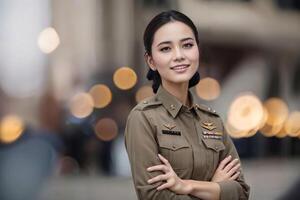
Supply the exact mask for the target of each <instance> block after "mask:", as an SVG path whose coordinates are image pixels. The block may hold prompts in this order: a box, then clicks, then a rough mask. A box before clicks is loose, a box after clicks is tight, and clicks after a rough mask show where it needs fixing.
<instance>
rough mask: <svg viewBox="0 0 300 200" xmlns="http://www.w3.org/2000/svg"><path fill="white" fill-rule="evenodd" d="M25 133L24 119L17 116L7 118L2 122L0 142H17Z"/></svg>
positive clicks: (0, 125) (0, 123)
mask: <svg viewBox="0 0 300 200" xmlns="http://www.w3.org/2000/svg"><path fill="white" fill-rule="evenodd" d="M23 131H24V123H23V121H22V119H21V118H20V117H18V116H15V115H8V116H5V117H4V118H3V119H2V120H1V122H0V141H1V142H3V143H12V142H14V141H16V140H17V139H18V138H19V137H20V136H21V135H22V133H23Z"/></svg>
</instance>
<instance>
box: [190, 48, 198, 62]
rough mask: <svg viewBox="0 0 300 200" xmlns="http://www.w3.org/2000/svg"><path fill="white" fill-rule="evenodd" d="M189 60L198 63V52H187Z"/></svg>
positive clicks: (195, 50)
mask: <svg viewBox="0 0 300 200" xmlns="http://www.w3.org/2000/svg"><path fill="white" fill-rule="evenodd" d="M189 58H190V60H191V61H193V62H199V50H198V49H194V50H192V51H190V52H189Z"/></svg>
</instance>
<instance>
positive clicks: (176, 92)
mask: <svg viewBox="0 0 300 200" xmlns="http://www.w3.org/2000/svg"><path fill="white" fill-rule="evenodd" d="M162 86H163V87H164V89H165V90H167V91H168V92H169V93H170V94H172V95H173V96H175V97H176V98H177V99H178V100H179V101H180V102H181V103H182V104H183V105H186V106H189V102H188V89H189V83H188V82H187V83H170V82H166V81H163V82H162Z"/></svg>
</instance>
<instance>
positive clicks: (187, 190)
mask: <svg viewBox="0 0 300 200" xmlns="http://www.w3.org/2000/svg"><path fill="white" fill-rule="evenodd" d="M158 157H159V159H160V160H161V161H162V163H163V164H161V165H156V166H152V167H149V168H148V169H147V170H148V171H150V172H152V171H162V172H164V174H161V175H158V176H156V177H154V178H151V179H149V180H148V183H150V184H153V183H156V182H159V181H165V183H163V184H162V185H160V186H159V187H157V190H159V191H160V190H164V189H170V190H171V191H173V192H175V193H177V194H190V195H192V196H195V197H198V198H201V199H203V200H218V199H219V197H220V186H219V184H218V183H216V182H217V181H226V180H234V179H236V178H237V177H238V175H239V171H238V170H239V163H238V160H236V159H235V160H232V161H231V156H228V157H226V158H225V159H224V160H223V161H222V162H221V163H220V165H219V166H218V168H217V170H216V172H215V174H214V177H213V179H212V181H211V182H208V181H196V180H182V179H180V178H179V177H178V176H177V174H176V173H175V172H174V170H173V168H172V166H171V165H170V163H169V162H168V160H167V159H165V158H164V157H163V156H162V155H160V154H158Z"/></svg>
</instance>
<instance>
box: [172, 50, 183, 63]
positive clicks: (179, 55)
mask: <svg viewBox="0 0 300 200" xmlns="http://www.w3.org/2000/svg"><path fill="white" fill-rule="evenodd" d="M174 60H175V61H182V60H184V54H183V52H182V51H181V49H180V48H179V47H176V48H175V50H174Z"/></svg>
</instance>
